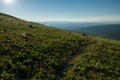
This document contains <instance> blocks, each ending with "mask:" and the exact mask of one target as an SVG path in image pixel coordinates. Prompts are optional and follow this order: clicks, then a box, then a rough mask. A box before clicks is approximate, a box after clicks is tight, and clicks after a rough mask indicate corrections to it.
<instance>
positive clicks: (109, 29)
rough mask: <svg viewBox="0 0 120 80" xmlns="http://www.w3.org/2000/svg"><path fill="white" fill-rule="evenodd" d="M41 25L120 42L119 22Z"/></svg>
mask: <svg viewBox="0 0 120 80" xmlns="http://www.w3.org/2000/svg"><path fill="white" fill-rule="evenodd" d="M43 24H46V25H48V26H52V27H57V28H60V29H65V30H70V31H74V32H80V33H86V34H90V35H94V36H100V37H105V38H110V39H115V40H120V35H119V34H120V23H119V22H118V23H117V22H116V23H115V22H114V23H111V22H104V23H103V22H98V23H81V22H43Z"/></svg>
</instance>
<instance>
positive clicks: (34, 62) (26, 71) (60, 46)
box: [0, 14, 120, 80]
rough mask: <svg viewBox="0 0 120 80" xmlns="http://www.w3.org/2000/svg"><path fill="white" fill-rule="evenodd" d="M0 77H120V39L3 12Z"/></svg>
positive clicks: (24, 79)
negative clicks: (107, 37) (60, 27)
mask: <svg viewBox="0 0 120 80" xmlns="http://www.w3.org/2000/svg"><path fill="white" fill-rule="evenodd" d="M31 25H32V28H30V26H31ZM0 79H1V80H89V79H91V80H119V79H120V42H119V41H115V40H108V39H102V38H97V37H93V36H88V35H82V34H80V33H75V32H69V31H65V30H60V29H56V28H50V27H47V26H44V25H42V24H41V25H40V24H37V23H32V22H27V21H24V20H20V19H17V18H14V17H12V16H9V15H5V14H0Z"/></svg>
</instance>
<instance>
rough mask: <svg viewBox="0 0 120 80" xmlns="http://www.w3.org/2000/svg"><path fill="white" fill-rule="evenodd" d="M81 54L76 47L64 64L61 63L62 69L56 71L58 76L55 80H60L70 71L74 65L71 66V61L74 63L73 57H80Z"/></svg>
mask: <svg viewBox="0 0 120 80" xmlns="http://www.w3.org/2000/svg"><path fill="white" fill-rule="evenodd" d="M81 53H82V52H81V50H80V47H78V48H77V49H76V50H75V51H73V54H72V55H71V56H70V57H69V58H68V59H67V61H66V62H63V63H62V66H63V68H62V69H61V70H60V71H58V74H59V75H58V76H57V79H56V80H61V79H62V78H63V77H64V76H65V72H67V71H68V70H70V69H71V68H72V67H73V66H74V64H71V61H74V59H75V57H76V56H78V55H80V54H81Z"/></svg>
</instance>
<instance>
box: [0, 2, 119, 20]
mask: <svg viewBox="0 0 120 80" xmlns="http://www.w3.org/2000/svg"><path fill="white" fill-rule="evenodd" d="M0 12H2V13H7V14H10V15H13V16H16V17H19V18H21V19H25V20H29V21H83V22H92V21H93V22H94V21H120V0H14V1H13V3H7V2H5V0H0Z"/></svg>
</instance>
